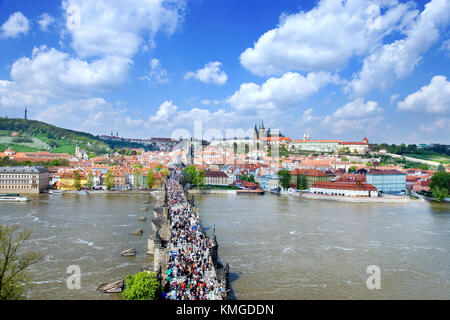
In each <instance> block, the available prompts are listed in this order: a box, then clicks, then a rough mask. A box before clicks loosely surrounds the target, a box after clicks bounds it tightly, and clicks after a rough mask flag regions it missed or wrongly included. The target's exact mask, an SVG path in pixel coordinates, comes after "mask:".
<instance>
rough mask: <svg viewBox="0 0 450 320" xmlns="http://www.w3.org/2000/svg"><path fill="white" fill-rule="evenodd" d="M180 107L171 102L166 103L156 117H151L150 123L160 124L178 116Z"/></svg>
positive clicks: (161, 106)
mask: <svg viewBox="0 0 450 320" xmlns="http://www.w3.org/2000/svg"><path fill="white" fill-rule="evenodd" d="M177 109H178V107H177V106H176V105H174V104H173V103H172V100H170V101H164V102H163V103H162V104H161V105H160V106H159V109H158V111H157V112H156V115H154V116H152V117H150V119H149V121H150V122H154V123H159V122H162V121H167V120H169V118H170V117H172V116H173V115H175V114H176V112H177Z"/></svg>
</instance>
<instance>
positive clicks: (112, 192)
mask: <svg viewBox="0 0 450 320" xmlns="http://www.w3.org/2000/svg"><path fill="white" fill-rule="evenodd" d="M80 191H81V192H82V191H84V190H80ZM80 191H75V190H67V191H63V193H64V194H78V193H79V192H80ZM86 191H87V192H88V193H89V194H148V193H157V192H158V190H157V189H151V190H86ZM55 195H59V193H55Z"/></svg>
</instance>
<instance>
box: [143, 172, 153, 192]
mask: <svg viewBox="0 0 450 320" xmlns="http://www.w3.org/2000/svg"><path fill="white" fill-rule="evenodd" d="M154 184H155V176H154V175H153V170H152V169H149V170H148V172H147V177H145V185H146V186H147V189H151V188H153V185H154Z"/></svg>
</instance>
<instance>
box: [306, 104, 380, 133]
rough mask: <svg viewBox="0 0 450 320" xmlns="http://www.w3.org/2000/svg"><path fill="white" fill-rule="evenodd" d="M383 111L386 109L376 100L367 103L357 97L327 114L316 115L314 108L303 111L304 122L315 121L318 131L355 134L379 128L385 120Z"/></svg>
mask: <svg viewBox="0 0 450 320" xmlns="http://www.w3.org/2000/svg"><path fill="white" fill-rule="evenodd" d="M383 112H384V110H383V109H382V108H380V107H379V106H378V103H377V102H375V101H368V102H367V103H365V102H364V100H363V99H355V100H353V101H351V102H349V103H347V104H345V105H344V106H342V107H341V108H339V109H337V110H336V111H335V112H334V113H333V114H331V115H327V116H319V115H317V116H315V115H313V109H312V108H309V109H307V110H305V112H304V113H303V116H302V122H304V123H306V122H309V123H311V122H313V124H314V125H316V126H317V131H321V132H323V131H325V132H327V131H328V132H331V133H332V134H342V133H343V132H351V133H352V134H354V133H355V132H357V131H360V132H361V133H362V134H364V135H367V134H368V133H369V132H372V133H373V132H375V130H377V127H378V125H379V124H380V123H381V122H382V121H383V116H382V114H383Z"/></svg>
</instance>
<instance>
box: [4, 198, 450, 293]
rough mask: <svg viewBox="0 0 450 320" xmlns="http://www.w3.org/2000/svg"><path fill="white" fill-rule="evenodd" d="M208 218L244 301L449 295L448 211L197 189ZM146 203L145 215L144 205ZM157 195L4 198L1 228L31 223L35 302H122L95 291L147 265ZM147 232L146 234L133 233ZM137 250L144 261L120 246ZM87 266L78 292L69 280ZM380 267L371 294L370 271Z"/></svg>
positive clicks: (203, 217) (434, 207) (202, 211)
mask: <svg viewBox="0 0 450 320" xmlns="http://www.w3.org/2000/svg"><path fill="white" fill-rule="evenodd" d="M195 202H196V205H197V206H198V207H199V208H200V217H201V222H202V225H203V226H204V228H205V229H207V231H208V232H210V231H211V229H212V228H211V227H212V225H213V224H215V230H216V235H217V238H218V241H219V256H220V259H221V260H222V261H223V262H228V263H229V264H230V272H231V280H232V282H231V285H232V289H233V293H234V296H235V297H236V298H237V299H372V298H373V299H449V298H450V284H449V281H450V271H449V262H450V253H449V243H450V212H449V211H450V208H449V205H448V204H446V205H435V204H430V203H427V202H418V203H412V204H411V203H410V204H353V203H341V202H328V201H319V200H301V199H294V198H292V197H286V196H275V195H264V196H244V195H239V196H236V195H214V194H211V195H196V196H195ZM143 207H148V208H149V210H148V211H146V212H142V211H139V209H140V208H143ZM151 209H152V198H151V196H149V195H147V194H108V195H105V194H97V195H93V194H91V195H88V196H81V195H76V194H65V195H63V196H61V195H40V196H35V197H32V201H30V202H28V203H5V202H3V203H0V223H2V224H7V225H12V224H18V225H20V226H22V227H26V228H28V229H31V230H32V232H33V234H32V241H31V242H29V243H28V244H27V249H33V250H39V251H41V252H42V253H43V254H44V255H45V257H46V258H45V261H43V262H41V263H39V264H36V265H34V266H33V267H32V273H33V276H34V286H33V287H32V288H31V290H28V298H30V299H120V298H121V296H120V294H111V295H108V294H100V293H98V292H96V291H95V289H96V288H97V286H98V285H99V284H100V283H103V282H110V281H115V280H118V279H121V278H123V277H124V276H125V275H127V274H131V273H136V272H139V271H140V268H141V265H142V264H143V263H146V262H151V257H149V256H147V255H146V254H145V252H146V247H147V240H146V239H147V236H148V231H149V229H150V223H149V220H147V222H145V223H144V222H140V221H137V220H136V219H137V218H138V217H139V216H142V215H145V216H147V217H150V216H151V215H152V210H151ZM141 226H142V227H144V235H143V236H142V237H140V236H133V235H130V232H131V231H133V230H135V229H137V228H139V227H141ZM131 247H135V248H136V249H137V256H136V257H121V256H120V252H121V251H123V250H125V249H128V248H131ZM70 265H78V266H79V267H80V269H81V273H82V274H81V289H80V290H69V289H67V286H66V280H67V277H69V276H70V274H67V273H66V270H67V267H68V266H70ZM369 265H377V266H379V267H380V270H381V289H380V290H376V289H374V290H369V289H367V287H366V280H367V278H368V277H369V274H367V273H366V268H367V267H368V266H369Z"/></svg>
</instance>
